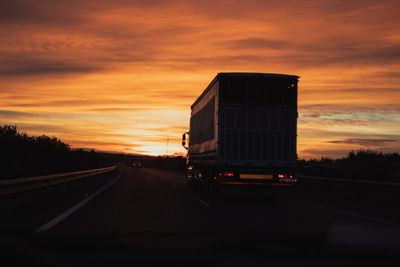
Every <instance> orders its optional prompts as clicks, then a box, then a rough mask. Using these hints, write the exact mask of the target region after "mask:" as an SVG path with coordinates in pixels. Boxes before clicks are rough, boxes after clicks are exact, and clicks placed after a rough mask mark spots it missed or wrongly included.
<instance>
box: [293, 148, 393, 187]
mask: <svg viewBox="0 0 400 267" xmlns="http://www.w3.org/2000/svg"><path fill="white" fill-rule="evenodd" d="M297 169H298V172H299V173H302V174H309V175H317V176H325V177H339V178H346V179H358V180H374V181H392V182H400V154H399V153H382V152H377V151H373V150H358V151H351V152H349V153H348V154H347V156H346V157H343V158H340V159H331V158H328V157H322V158H321V159H319V160H317V159H311V160H304V159H302V160H298V161H297Z"/></svg>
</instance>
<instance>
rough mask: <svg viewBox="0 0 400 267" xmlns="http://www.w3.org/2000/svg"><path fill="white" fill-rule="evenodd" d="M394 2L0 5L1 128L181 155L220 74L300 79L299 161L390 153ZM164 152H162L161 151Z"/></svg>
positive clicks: (398, 139) (396, 133) (396, 128)
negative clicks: (198, 104)
mask: <svg viewBox="0 0 400 267" xmlns="http://www.w3.org/2000/svg"><path fill="white" fill-rule="evenodd" d="M399 13H400V2H399V1H368V0H366V1H350V2H349V1H317V0H313V1H301V2H298V1H190V0H186V1H178V0H170V1H157V0H156V1H50V0H44V1H30V0H26V1H8V0H5V1H2V3H1V8H0V23H1V27H0V33H1V35H0V103H1V105H0V123H1V124H16V125H17V126H18V128H19V130H22V131H25V132H27V133H29V134H32V135H40V134H46V135H54V136H56V137H58V138H60V139H61V140H63V141H64V142H66V143H69V144H70V145H71V146H72V147H74V148H78V147H79V148H94V149H97V150H106V151H118V152H125V153H139V154H151V155H158V154H166V153H167V150H168V153H169V154H170V155H172V154H174V153H181V154H182V153H184V152H185V150H184V149H183V148H182V146H181V144H180V143H181V141H180V138H181V135H182V133H183V132H186V131H188V130H189V118H190V106H191V104H192V103H193V102H194V101H195V100H196V98H197V97H198V96H199V95H200V94H201V92H202V91H203V90H204V89H205V88H206V86H207V85H208V84H209V82H210V81H211V80H212V79H213V78H214V77H215V75H216V74H217V73H218V72H265V73H283V74H292V75H298V76H300V79H299V120H298V147H297V149H298V154H299V157H300V158H314V157H316V158H318V157H321V156H330V157H340V156H344V155H345V153H347V152H348V151H349V150H352V149H374V150H378V151H384V152H399V151H400V104H399V101H400V88H399V84H400V31H399V25H400V16H399V15H400V14H399ZM167 139H169V145H168V147H167Z"/></svg>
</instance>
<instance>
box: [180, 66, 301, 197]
mask: <svg viewBox="0 0 400 267" xmlns="http://www.w3.org/2000/svg"><path fill="white" fill-rule="evenodd" d="M298 79H299V76H296V75H285V74H272V73H237V72H235V73H218V74H217V76H216V77H215V78H214V79H213V80H212V81H211V83H210V84H209V85H208V87H207V88H206V89H205V90H204V91H203V93H202V94H201V95H200V96H199V97H198V98H197V100H196V101H195V102H194V103H193V105H192V106H191V117H190V130H189V132H186V133H184V134H183V136H182V145H183V146H184V147H185V148H186V149H187V156H186V163H187V164H186V166H187V175H186V184H187V185H189V186H192V185H199V184H203V185H206V188H207V189H208V190H209V191H210V192H213V193H221V192H225V191H226V190H247V189H248V190H261V191H264V192H280V191H282V190H286V189H287V188H290V187H293V186H295V184H296V183H297V178H296V177H295V167H296V160H297V152H296V139H297V117H298V113H297V85H298Z"/></svg>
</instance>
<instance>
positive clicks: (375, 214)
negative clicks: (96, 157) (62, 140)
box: [0, 166, 400, 266]
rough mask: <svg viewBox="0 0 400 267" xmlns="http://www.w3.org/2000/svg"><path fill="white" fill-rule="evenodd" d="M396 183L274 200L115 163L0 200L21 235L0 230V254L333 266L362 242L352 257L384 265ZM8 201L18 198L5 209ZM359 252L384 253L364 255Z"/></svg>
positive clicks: (300, 192)
mask: <svg viewBox="0 0 400 267" xmlns="http://www.w3.org/2000/svg"><path fill="white" fill-rule="evenodd" d="M50 189H51V190H50ZM397 190H398V189H390V188H380V189H377V188H369V187H366V188H362V187H357V186H354V185H351V186H350V185H340V184H327V183H312V182H310V183H308V182H305V183H303V184H300V185H299V186H298V187H297V188H296V189H295V190H294V191H292V192H288V193H287V194H284V195H282V196H280V197H278V198H270V197H260V196H257V195H253V194H232V195H225V196H210V195H208V194H207V193H205V192H203V191H201V190H193V189H190V188H188V187H187V186H186V185H185V182H184V175H183V174H181V173H174V172H169V171H164V170H156V169H148V168H140V169H135V168H132V167H128V166H119V167H118V169H117V170H116V171H115V172H114V173H111V174H108V175H100V176H96V177H92V178H90V179H87V180H82V181H77V182H76V183H75V184H68V186H66V185H60V186H59V187H52V188H49V189H46V190H43V191H36V192H31V193H30V194H25V195H20V196H14V197H13V198H10V199H2V201H1V204H2V207H3V209H2V210H1V213H2V214H3V215H4V216H3V220H2V222H3V221H7V220H6V218H8V217H9V220H8V223H3V224H2V225H1V223H2V222H0V226H1V227H2V229H3V234H4V230H5V231H6V233H8V232H7V229H8V228H7V227H10V225H13V226H14V228H13V229H17V230H18V229H23V230H24V231H25V232H24V233H23V234H22V238H21V239H20V237H21V235H5V236H4V235H3V236H2V238H1V239H0V251H3V252H5V254H6V255H8V256H9V258H10V259H12V260H15V259H17V258H18V259H19V260H22V261H23V260H25V262H29V263H32V262H35V261H36V263H38V264H40V265H42V266H45V265H43V263H46V264H48V265H49V266H57V265H58V264H59V263H60V259H61V266H63V264H64V263H65V262H67V263H69V264H71V265H75V264H77V265H79V266H84V265H91V266H93V265H101V266H108V265H110V266H118V265H120V266H126V265H128V264H133V263H134V264H135V265H138V266H142V265H143V266H149V265H148V264H150V265H151V264H153V265H151V266H159V265H166V264H165V263H169V264H171V265H173V266H189V265H190V266H197V265H198V266H204V265H207V266H213V265H218V266H221V265H223V266H224V265H225V266H232V265H245V266H249V265H248V264H249V263H254V264H255V265H259V264H260V263H262V264H264V263H266V262H269V263H272V264H273V263H276V264H280V265H282V264H283V263H284V264H283V265H285V264H287V265H288V266H289V265H290V266H292V265H293V264H297V265H307V266H310V264H311V265H312V264H314V265H315V266H316V265H317V264H318V266H320V265H321V264H324V265H326V263H327V262H330V263H332V264H331V265H334V266H337V265H338V264H341V263H342V262H347V258H343V257H338V254H337V253H336V252H337V250H338V249H339V250H340V249H342V248H345V249H348V248H351V255H354V253H353V248H356V249H358V248H360V249H361V251H362V254H355V255H362V256H361V257H359V260H361V261H362V262H368V263H371V262H373V261H374V260H375V262H376V263H379V264H381V263H382V259H384V260H385V261H386V263H391V262H393V258H394V259H397V256H396V255H397V254H398V252H399V251H400V218H399V216H400V215H399V214H398V212H397V210H398V209H397V204H398V203H399V201H398V198H399V194H398V192H397ZM35 199H36V200H37V201H35ZM10 203H20V204H18V205H14V206H13V208H9V209H8V210H7V209H4V207H10V205H9V204H10ZM27 232H36V233H35V234H33V236H32V237H30V236H29V234H28V235H27ZM38 232H39V233H38ZM21 240H22V241H21ZM21 248H26V249H25V250H24V249H21ZM365 249H367V252H368V255H373V254H374V253H375V252H376V251H379V252H382V251H384V252H385V253H386V252H387V251H388V252H389V254H387V253H386V254H385V255H384V257H380V258H373V259H372V261H371V258H367V257H365V255H367V254H365ZM183 251H185V253H183ZM282 251H283V252H282ZM332 251H333V252H332ZM166 252H171V253H172V252H173V253H175V254H173V253H172V254H171V253H166ZM210 252H211V254H210ZM245 252H246V253H248V252H251V253H253V254H244V253H245ZM254 252H255V254H254ZM48 253H50V254H48ZM160 253H161V254H160ZM329 253H331V254H329ZM332 253H333V254H332ZM15 255H17V256H15ZM21 255H24V256H23V257H21ZM199 255H201V256H200V257H199ZM216 255H218V257H219V258H218V260H219V261H215V256H216ZM243 255H247V256H243ZM282 255H285V257H284V258H282V257H281V256H282ZM288 255H292V256H293V255H297V256H293V257H288ZM299 255H300V256H299ZM304 255H306V256H304ZM318 255H319V256H321V255H322V256H323V257H322V256H321V257H320V258H318V257H319V256H318ZM327 255H328V258H329V257H330V258H329V259H328V260H327V259H326V256H327ZM345 255H349V254H345ZM388 256H391V257H388ZM38 259H39V260H38ZM37 260H38V261H37ZM199 260H200V261H199ZM240 263H242V264H240Z"/></svg>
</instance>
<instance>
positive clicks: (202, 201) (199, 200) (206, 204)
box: [194, 198, 210, 207]
mask: <svg viewBox="0 0 400 267" xmlns="http://www.w3.org/2000/svg"><path fill="white" fill-rule="evenodd" d="M194 200H196V201H197V202H199V203H200V204H203V205H204V206H206V207H208V206H210V205H209V204H208V203H207V202H205V201H204V200H201V199H200V198H195V199H194Z"/></svg>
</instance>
